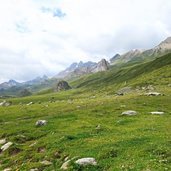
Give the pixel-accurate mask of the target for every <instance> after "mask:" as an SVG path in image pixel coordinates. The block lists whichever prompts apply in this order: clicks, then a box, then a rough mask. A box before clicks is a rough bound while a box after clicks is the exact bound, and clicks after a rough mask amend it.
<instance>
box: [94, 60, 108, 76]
mask: <svg viewBox="0 0 171 171" xmlns="http://www.w3.org/2000/svg"><path fill="white" fill-rule="evenodd" d="M108 69H109V63H108V62H107V61H106V59H102V60H101V61H100V62H98V64H97V66H96V67H95V68H93V69H92V72H93V73H95V72H101V71H107V70H108Z"/></svg>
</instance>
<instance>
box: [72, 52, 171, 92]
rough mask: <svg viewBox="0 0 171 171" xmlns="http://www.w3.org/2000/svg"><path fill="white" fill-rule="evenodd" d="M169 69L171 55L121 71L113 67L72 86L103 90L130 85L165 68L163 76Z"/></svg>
mask: <svg viewBox="0 0 171 171" xmlns="http://www.w3.org/2000/svg"><path fill="white" fill-rule="evenodd" d="M169 67H170V68H171V53H170V54H167V55H164V56H162V57H159V58H157V59H155V60H153V61H150V62H146V63H142V64H137V65H133V66H129V65H128V66H127V65H125V66H123V67H122V68H121V69H120V68H119V67H118V68H115V67H113V68H112V69H111V70H109V71H107V72H105V73H100V74H99V73H97V74H92V75H90V76H87V77H83V78H81V79H78V80H76V81H74V82H73V83H72V84H73V85H74V86H76V87H79V88H81V87H84V88H90V89H92V88H93V89H97V88H102V89H103V88H104V87H105V86H113V87H114V86H115V85H119V84H123V83H125V82H128V83H129V81H132V83H133V81H134V79H136V81H137V80H138V78H139V77H143V76H145V75H146V74H150V73H152V72H153V71H154V72H158V70H160V68H163V70H162V72H164V71H165V69H166V68H167V69H166V73H163V74H168V72H169V71H168V68H169ZM170 70H171V69H170ZM148 78H149V77H148ZM149 79H151V80H154V81H155V79H156V78H153V77H150V78H149ZM143 81H144V83H145V82H146V81H147V80H143ZM139 83H140V82H139ZM159 84H160V82H159Z"/></svg>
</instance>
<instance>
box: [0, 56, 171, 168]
mask: <svg viewBox="0 0 171 171" xmlns="http://www.w3.org/2000/svg"><path fill="white" fill-rule="evenodd" d="M170 73H171V54H169V55H166V56H163V57H161V58H158V59H156V60H154V61H152V62H148V63H143V64H134V65H130V64H129V65H125V66H123V67H122V69H119V67H113V68H112V69H111V70H109V71H107V72H102V73H97V74H93V75H88V76H84V77H82V78H79V79H78V80H74V81H70V84H71V85H72V87H74V88H75V89H72V90H69V91H63V92H59V93H53V92H52V91H51V90H50V89H49V90H45V91H42V92H40V93H39V94H38V95H32V96H29V97H23V98H11V99H8V100H9V101H12V103H13V105H12V106H8V107H0V139H3V138H6V139H7V140H8V141H11V142H13V143H14V144H13V145H12V146H11V147H10V148H9V149H8V150H6V151H5V152H1V154H0V170H3V169H5V168H8V167H10V168H12V169H13V170H17V169H18V170H19V171H20V170H21V171H28V170H30V169H32V168H38V169H39V170H45V171H51V170H60V167H61V165H62V164H63V163H64V159H65V158H66V157H67V156H68V157H69V158H70V159H71V158H73V157H76V159H77V158H82V157H94V158H95V159H96V161H97V163H98V165H97V166H87V167H80V166H78V165H76V164H75V163H74V162H71V163H70V166H69V170H72V171H81V170H82V171H85V170H87V171H104V170H105V171H114V170H116V171H117V170H118V171H120V170H123V171H127V170H129V171H138V170H141V171H142V170H144V171H146V170H151V171H153V170H154V171H156V170H159V171H163V170H171V131H170V128H171V127H170V122H171V105H170V102H171V96H170V95H171V87H170V85H169V84H171V74H170ZM149 85H151V86H152V87H153V88H154V91H157V92H161V93H163V94H165V96H156V97H148V96H144V95H142V94H144V93H145V92H147V91H148V90H147V89H146V87H147V86H149ZM127 86H130V87H132V91H131V92H129V93H128V94H126V95H124V96H116V95H115V93H116V92H117V91H118V90H119V89H121V88H122V87H127ZM76 87H77V88H76ZM142 87H145V89H143V88H142ZM30 102H33V104H31V105H27V104H28V103H30ZM126 110H135V111H137V112H138V114H137V115H136V116H121V113H122V112H123V111H126ZM152 111H162V112H165V114H164V115H151V114H150V113H149V112H152ZM39 119H42V120H47V121H48V123H47V125H45V126H42V127H36V126H35V123H36V121H37V120H39ZM44 160H47V161H50V162H52V164H51V165H49V166H45V165H43V164H41V161H44Z"/></svg>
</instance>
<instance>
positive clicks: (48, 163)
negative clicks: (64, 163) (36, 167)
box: [40, 160, 52, 166]
mask: <svg viewBox="0 0 171 171" xmlns="http://www.w3.org/2000/svg"><path fill="white" fill-rule="evenodd" d="M40 163H41V164H44V165H46V166H49V165H51V164H52V162H50V161H47V160H44V161H42V162H40Z"/></svg>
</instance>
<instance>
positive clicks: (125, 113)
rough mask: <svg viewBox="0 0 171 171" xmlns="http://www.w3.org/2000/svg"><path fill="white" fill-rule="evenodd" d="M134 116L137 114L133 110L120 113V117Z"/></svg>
mask: <svg viewBox="0 0 171 171" xmlns="http://www.w3.org/2000/svg"><path fill="white" fill-rule="evenodd" d="M136 114H137V112H136V111H134V110H128V111H125V112H122V115H127V116H132V115H136Z"/></svg>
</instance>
